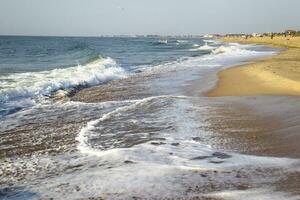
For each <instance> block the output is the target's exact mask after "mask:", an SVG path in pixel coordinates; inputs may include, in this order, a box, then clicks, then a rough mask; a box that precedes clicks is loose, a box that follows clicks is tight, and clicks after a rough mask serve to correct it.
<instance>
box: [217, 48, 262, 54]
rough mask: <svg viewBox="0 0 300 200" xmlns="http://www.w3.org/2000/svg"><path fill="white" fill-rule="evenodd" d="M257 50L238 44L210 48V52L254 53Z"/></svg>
mask: <svg viewBox="0 0 300 200" xmlns="http://www.w3.org/2000/svg"><path fill="white" fill-rule="evenodd" d="M256 53H259V52H258V51H252V50H247V49H243V48H240V47H239V46H220V47H218V48H216V49H214V50H212V54H236V55H240V54H256Z"/></svg>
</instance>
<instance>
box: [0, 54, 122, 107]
mask: <svg viewBox="0 0 300 200" xmlns="http://www.w3.org/2000/svg"><path fill="white" fill-rule="evenodd" d="M124 76H126V72H125V71H124V69H122V68H121V67H119V66H118V65H117V63H116V62H115V61H114V60H113V59H111V58H106V59H97V60H95V61H93V62H91V63H88V64H86V65H78V66H75V67H69V68H64V69H54V70H51V71H42V72H27V73H16V74H11V75H9V76H6V77H0V81H1V82H2V80H4V79H5V80H10V81H9V82H7V81H6V84H5V85H2V87H3V88H4V89H1V90H0V102H5V101H7V100H11V99H15V98H19V97H34V96H40V95H50V94H51V93H52V92H53V91H57V90H59V89H67V88H70V87H75V86H78V85H96V84H99V83H102V82H105V81H108V80H112V79H116V78H122V77H124Z"/></svg>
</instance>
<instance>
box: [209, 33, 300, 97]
mask: <svg viewBox="0 0 300 200" xmlns="http://www.w3.org/2000/svg"><path fill="white" fill-rule="evenodd" d="M221 40H222V41H223V42H238V43H243V44H264V45H269V46H272V47H281V48H282V47H284V48H287V50H285V51H283V52H281V53H280V54H278V55H275V56H272V57H268V58H264V59H261V60H259V61H258V62H256V63H253V64H247V65H242V66H238V67H233V68H229V69H225V70H222V71H221V72H219V74H218V76H219V81H218V83H217V86H216V87H215V88H214V89H213V90H211V91H209V92H208V93H207V95H208V96H210V97H218V96H259V95H279V96H300V59H299V55H300V37H284V36H279V37H274V38H273V39H271V38H270V37H253V38H248V39H245V38H242V37H224V38H221Z"/></svg>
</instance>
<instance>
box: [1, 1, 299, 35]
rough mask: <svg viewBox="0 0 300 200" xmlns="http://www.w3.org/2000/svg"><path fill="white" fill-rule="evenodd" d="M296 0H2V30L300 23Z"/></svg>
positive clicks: (222, 29) (171, 30) (187, 31)
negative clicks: (174, 0)
mask: <svg viewBox="0 0 300 200" xmlns="http://www.w3.org/2000/svg"><path fill="white" fill-rule="evenodd" d="M299 7H300V1H298V0H288V1H279V0H265V1H260V0H252V1H240V0H214V1H210V2H207V1H199V0H187V1H178V2H177V1H176V2H173V1H172V0H165V1H163V2H161V1H158V0H152V1H146V0H98V1H97V0H89V1H83V0H51V1H50V0H44V1H40V0H1V2H0V27H1V29H0V35H23V36H104V35H111V36H112V35H203V34H208V33H212V34H213V33H214V34H227V33H252V32H257V33H260V32H270V31H272V32H280V31H283V30H284V29H297V30H299V29H300V24H299V23H298V19H300V13H299V12H298V8H299Z"/></svg>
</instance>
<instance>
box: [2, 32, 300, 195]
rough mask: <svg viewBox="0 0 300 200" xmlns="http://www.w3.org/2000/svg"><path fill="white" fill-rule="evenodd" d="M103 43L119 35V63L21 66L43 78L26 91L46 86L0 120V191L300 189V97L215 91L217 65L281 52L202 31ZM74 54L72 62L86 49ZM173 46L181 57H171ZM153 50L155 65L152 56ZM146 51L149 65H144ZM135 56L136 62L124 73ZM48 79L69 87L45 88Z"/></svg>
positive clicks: (286, 191) (237, 191) (260, 192)
mask: <svg viewBox="0 0 300 200" xmlns="http://www.w3.org/2000/svg"><path fill="white" fill-rule="evenodd" d="M57 40H61V39H60V38H57ZM84 40H86V39H84ZM103 40H104V41H101V40H99V39H95V38H92V39H91V41H92V42H91V44H94V43H95V42H99V43H100V44H101V45H105V44H107V43H106V40H109V43H108V44H109V45H110V44H112V43H115V45H116V46H115V47H114V48H111V47H110V46H108V47H107V48H105V49H108V50H107V52H106V53H107V54H110V55H112V56H114V57H116V58H117V60H118V62H121V64H122V65H119V64H118V62H117V61H115V60H113V59H112V58H99V57H97V59H92V61H90V62H88V63H85V64H82V66H80V65H79V66H77V67H73V66H72V67H67V68H65V69H55V70H48V71H42V72H34V71H31V72H30V73H28V72H27V73H24V74H18V76H17V77H15V76H14V75H12V77H11V78H24V77H25V78H28V77H29V78H28V80H27V79H26V81H24V82H25V83H26V84H27V83H28V82H30V81H31V79H30V77H34V80H33V81H36V82H38V84H36V85H34V86H38V87H33V88H32V87H29V88H28V91H34V92H35V93H37V92H36V91H38V92H39V93H41V94H45V95H42V96H39V99H38V100H39V101H37V102H36V103H35V104H34V105H31V106H28V107H25V108H23V109H21V110H19V111H16V112H14V113H12V114H7V115H5V116H4V117H3V118H1V124H2V126H1V127H0V128H1V129H0V133H1V144H2V146H1V148H0V159H1V164H0V175H1V180H0V187H1V188H0V189H1V190H0V192H1V193H0V195H1V196H0V197H4V198H7V199H13V200H15V199H22V198H23V199H24V198H25V199H51V198H52V199H66V198H67V199H178V200H179V199H189V200H194V199H203V200H207V199H218V200H219V199H225V200H226V199H245V198H248V197H249V196H251V199H259V198H264V199H273V198H278V199H291V200H293V199H297V198H298V197H299V195H300V194H299V191H300V190H299V184H298V179H297V177H298V176H299V174H298V172H299V166H300V162H299V160H298V158H299V153H300V152H299V151H298V144H297V141H298V135H297V134H296V132H295V131H296V130H298V124H299V123H298V122H299V121H300V119H299V117H298V113H299V110H300V109H299V108H297V107H295V106H294V105H296V104H297V101H298V99H297V98H298V97H290V96H278V97H273V96H272V97H271V96H219V97H208V96H207V92H208V91H209V90H211V89H212V88H214V87H215V86H216V85H218V73H219V72H220V71H222V70H225V71H226V70H227V69H232V68H230V67H233V68H235V67H234V66H240V65H242V64H244V63H250V62H251V63H252V62H256V61H257V59H264V57H270V56H274V55H275V54H277V53H278V52H279V51H278V49H274V48H270V47H266V46H257V45H243V44H237V43H223V42H219V41H216V40H211V39H205V38H200V39H199V38H191V39H189V40H180V42H178V39H177V38H176V39H173V38H170V39H169V40H170V41H171V42H168V43H167V44H166V43H163V44H161V43H159V42H157V40H158V39H157V38H135V39H131V38H130V39H128V38H126V39H123V38H120V39H115V38H104V39H103ZM84 42H86V41H84ZM121 42H124V44H125V45H124V46H122V48H123V50H124V51H121V52H122V53H119V49H118V48H120V43H121ZM136 44H140V45H141V46H138V48H136V46H135V45H136ZM47 45H48V44H47ZM70 45H71V46H73V45H74V41H73V40H70ZM75 45H76V46H77V45H78V44H77V40H76V41H75ZM101 45H99V46H101ZM82 46H84V45H82ZM117 47H118V48H117ZM128 47H131V51H125V50H127V48H128ZM141 47H142V48H141ZM60 48H61V47H59V49H60ZM134 48H136V51H133V50H132V49H134ZM71 49H74V48H71ZM115 49H116V50H115ZM140 49H146V50H145V52H140ZM148 49H150V50H148ZM88 50H89V48H88ZM114 50H115V51H116V52H113V53H112V51H114ZM80 51H81V49H80ZM99 51H103V49H102V48H101V49H100V50H99ZM86 52H87V49H85V50H84V51H83V53H86ZM88 52H89V51H88ZM124 52H125V54H124ZM162 52H163V53H162ZM166 52H167V53H166ZM69 55H72V57H71V60H73V59H74V58H73V56H74V55H76V56H77V55H78V52H77V49H76V54H67V55H66V56H69ZM145 55H147V57H145ZM169 55H170V57H171V58H173V57H174V56H178V58H177V59H176V60H174V59H172V60H170V61H165V59H166V57H164V56H169ZM92 56H93V54H92ZM159 56H161V57H162V60H161V61H160V62H159V64H157V58H161V57H159ZM149 57H150V58H151V59H153V63H152V64H150V65H149V64H148V65H146V64H147V63H148V62H149ZM50 58H51V57H50ZM92 58H93V57H92ZM128 58H131V59H128ZM146 58H147V59H146ZM167 58H168V57H167ZM47 59H48V57H47ZM140 60H142V61H144V60H146V62H145V63H143V62H141V63H140V65H138V64H137V63H138V62H137V61H140ZM128 61H131V63H130V65H129V64H128ZM95 63H96V64H95ZM38 64H39V63H38ZM126 64H127V66H134V67H133V68H132V69H131V70H130V68H129V69H127V70H123V69H124V66H126ZM121 66H122V67H121ZM90 70H92V71H90ZM78 71H79V72H80V73H77V72H78ZM57 72H63V74H64V75H65V76H67V75H68V76H70V77H64V79H62V77H60V76H57V75H58V74H59V73H57ZM28 74H30V75H31V76H27V75H28ZM81 74H82V75H83V76H81ZM91 74H96V75H97V76H91ZM54 75H56V76H54ZM47 77H56V79H54V80H53V81H57V82H58V83H61V82H63V83H64V86H65V85H66V86H69V85H71V87H66V88H65V89H62V91H56V92H54V93H52V94H49V93H45V91H44V90H43V89H44V87H42V86H44V85H43V84H45V83H44V82H43V79H45V78H47ZM78 80H79V81H82V82H87V83H89V84H90V85H88V86H85V87H84V86H82V85H77V83H78ZM72 84H73V85H72ZM28 85H30V84H28ZM10 86H11V88H12V89H11V90H12V91H14V92H19V91H20V90H19V88H16V89H15V88H13V86H15V85H13V84H12V85H10ZM17 86H19V85H17ZM30 86H31V85H30ZM46 86H48V83H46ZM53 86H57V84H53ZM48 88H49V87H48ZM17 89H18V90H17ZM4 92H6V91H5V90H4ZM46 92H47V90H46ZM11 94H14V93H12V92H10V93H9V95H11ZM19 96H20V95H19V93H18V97H19ZM27 98H28V97H27V96H25V97H21V98H20V99H18V100H19V101H20V100H24V99H26V100H27ZM31 98H34V97H31ZM41 99H42V100H41ZM11 101H12V102H15V101H16V100H15V99H14V98H12V100H11ZM21 102H23V101H21ZM25 102H26V101H25ZM8 108H9V109H10V107H8ZM283 113H284V114H283ZM285 137H286V138H285Z"/></svg>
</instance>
